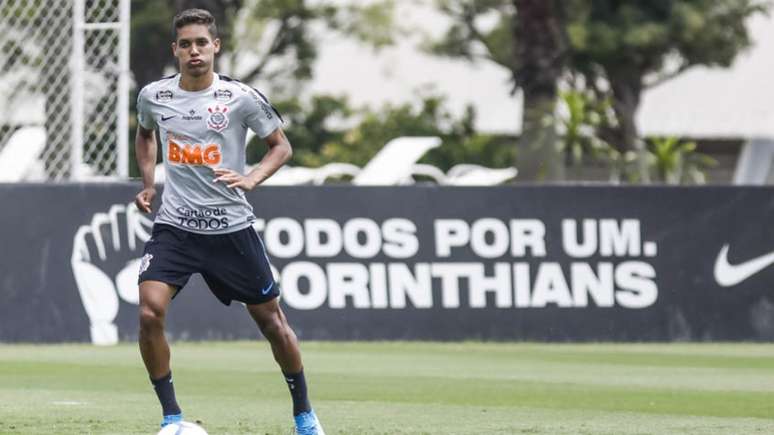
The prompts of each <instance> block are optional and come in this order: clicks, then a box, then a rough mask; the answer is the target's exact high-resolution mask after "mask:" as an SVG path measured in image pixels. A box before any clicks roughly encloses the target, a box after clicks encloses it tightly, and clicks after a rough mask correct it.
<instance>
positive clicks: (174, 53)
mask: <svg viewBox="0 0 774 435" xmlns="http://www.w3.org/2000/svg"><path fill="white" fill-rule="evenodd" d="M172 56H175V57H177V42H176V41H173V42H172Z"/></svg>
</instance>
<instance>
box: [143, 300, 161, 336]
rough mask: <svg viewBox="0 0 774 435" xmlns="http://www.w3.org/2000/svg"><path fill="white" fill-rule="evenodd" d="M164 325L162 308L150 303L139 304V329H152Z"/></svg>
mask: <svg viewBox="0 0 774 435" xmlns="http://www.w3.org/2000/svg"><path fill="white" fill-rule="evenodd" d="M163 326H164V310H162V309H160V308H158V307H153V306H151V305H140V329H141V330H152V329H156V328H161V327H163Z"/></svg>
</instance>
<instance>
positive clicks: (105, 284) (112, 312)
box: [70, 203, 153, 345]
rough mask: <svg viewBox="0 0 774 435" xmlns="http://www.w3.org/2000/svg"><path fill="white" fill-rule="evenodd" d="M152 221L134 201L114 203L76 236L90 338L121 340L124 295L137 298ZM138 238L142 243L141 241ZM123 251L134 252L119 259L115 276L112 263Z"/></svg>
mask: <svg viewBox="0 0 774 435" xmlns="http://www.w3.org/2000/svg"><path fill="white" fill-rule="evenodd" d="M152 226H153V221H151V220H150V219H148V218H147V217H145V216H143V215H142V214H141V213H140V212H139V210H138V209H137V207H136V206H135V205H134V204H133V203H129V204H115V205H113V206H112V207H110V210H109V211H108V212H107V213H96V214H95V215H94V216H93V217H92V219H91V223H90V224H89V225H82V226H81V227H79V228H78V230H77V231H76V233H75V237H74V238H73V253H72V257H71V260H70V261H71V265H72V268H73V275H74V276H75V282H76V284H77V285H78V292H79V293H80V296H81V301H82V302H83V307H84V309H85V310H86V314H87V315H88V316H89V323H90V329H91V341H92V342H93V343H94V344H98V345H111V344H116V343H117V342H118V328H117V327H116V325H115V323H114V321H115V318H116V315H117V314H118V306H119V297H120V298H121V299H123V300H124V301H126V302H129V303H132V304H137V303H138V302H139V291H138V286H137V274H138V271H139V268H140V258H139V257H140V256H141V254H142V251H141V249H142V245H143V243H144V242H145V241H147V240H148V239H149V238H150V229H151V228H152ZM138 241H139V243H138ZM120 257H124V258H126V257H130V259H129V260H128V261H126V260H124V261H126V262H125V263H123V264H120V267H121V270H120V271H119V272H118V273H117V274H116V275H115V279H114V278H113V277H111V276H110V273H109V272H107V271H106V269H109V268H108V267H107V266H108V265H109V264H110V263H112V264H115V263H116V261H120V260H121V258H120Z"/></svg>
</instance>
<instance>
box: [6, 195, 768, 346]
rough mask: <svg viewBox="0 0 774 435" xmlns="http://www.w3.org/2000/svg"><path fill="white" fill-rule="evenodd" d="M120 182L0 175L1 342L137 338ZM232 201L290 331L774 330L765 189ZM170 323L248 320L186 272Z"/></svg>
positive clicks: (736, 335)
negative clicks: (264, 254)
mask: <svg viewBox="0 0 774 435" xmlns="http://www.w3.org/2000/svg"><path fill="white" fill-rule="evenodd" d="M136 192H137V186H136V185H129V184H119V185H116V184H109V185H2V186H0V204H2V210H3V211H2V213H0V239H1V240H2V251H0V341H4V342H18V341H30V342H58V341H93V342H95V343H100V344H111V343H114V342H115V341H116V340H135V339H136V337H137V300H138V295H137V284H136V279H137V271H138V268H139V264H140V257H141V256H142V250H143V244H144V242H145V240H147V239H148V238H149V234H150V230H151V226H152V221H151V220H150V219H149V217H148V216H145V215H142V214H141V213H139V212H137V210H136V208H134V206H133V205H131V202H132V198H133V197H134V195H135V194H136ZM248 199H249V200H250V202H251V203H252V204H253V206H254V208H255V214H256V216H258V218H259V219H258V221H257V222H256V225H255V228H256V230H257V231H258V232H259V233H260V234H261V236H262V238H263V240H264V242H265V245H266V249H267V251H268V253H269V257H270V259H271V261H272V264H273V266H274V268H275V274H276V276H277V277H278V278H279V279H280V282H281V285H282V292H283V295H282V303H283V306H284V308H285V310H286V313H287V314H288V317H289V319H290V322H291V324H292V325H293V327H294V329H295V330H296V332H297V334H298V335H299V336H300V337H301V338H304V339H333V340H340V339H363V340H368V339H412V340H413V339H428V340H458V339H485V340H557V341H578V340H625V341H643V340H644V341H652V340H772V339H774V298H773V297H772V296H771V294H772V293H771V291H772V288H771V287H772V284H771V283H772V282H774V270H773V269H774V267H771V266H772V265H773V264H774V253H772V251H774V231H773V230H772V229H770V225H768V223H770V222H772V221H774V189H771V188H763V187H761V188H752V187H750V188H735V187H705V188H681V187H538V186H535V187H495V188H478V187H476V188H474V187H470V188H463V187H432V186H421V187H383V188H381V187H370V188H363V187H350V186H341V187H272V188H259V189H257V190H255V191H253V192H250V193H249V194H248ZM155 206H156V207H158V204H155ZM184 224H185V225H204V224H206V223H204V222H194V221H191V222H187V223H184ZM167 329H168V332H169V333H170V335H171V336H172V337H173V338H176V339H196V340H199V339H238V338H251V337H255V336H257V335H259V333H258V330H257V328H256V327H255V325H254V324H253V323H252V320H251V319H250V318H249V316H248V315H247V313H246V312H245V310H244V308H243V307H241V306H240V304H232V306H230V307H225V306H222V305H220V303H219V302H218V301H217V299H215V297H214V296H213V295H212V294H210V292H209V290H208V289H207V287H206V286H205V284H204V282H203V280H201V278H199V277H198V276H196V277H195V278H194V279H192V280H191V281H190V282H189V284H188V285H187V286H186V287H185V288H184V289H183V291H182V293H180V295H179V296H178V297H177V298H176V299H175V300H174V301H173V303H172V305H171V308H170V313H169V316H168V318H167Z"/></svg>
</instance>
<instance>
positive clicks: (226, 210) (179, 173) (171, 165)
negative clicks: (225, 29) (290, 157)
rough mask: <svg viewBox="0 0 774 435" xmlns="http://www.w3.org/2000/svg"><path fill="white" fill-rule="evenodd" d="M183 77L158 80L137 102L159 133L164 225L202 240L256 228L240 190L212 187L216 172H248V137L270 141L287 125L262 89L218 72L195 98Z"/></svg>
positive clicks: (144, 121)
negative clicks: (184, 86) (251, 133)
mask: <svg viewBox="0 0 774 435" xmlns="http://www.w3.org/2000/svg"><path fill="white" fill-rule="evenodd" d="M179 84H180V74H177V75H175V76H173V77H168V78H165V79H162V80H159V81H157V82H153V83H151V84H149V85H147V86H145V87H144V88H142V90H141V91H140V94H139V96H138V97H137V120H138V121H139V123H140V125H142V126H143V128H145V129H148V130H153V129H156V128H158V130H159V136H160V138H161V145H162V150H163V151H162V152H163V154H164V168H165V169H166V183H165V186H164V194H163V195H162V198H161V208H160V209H159V212H158V214H157V216H156V222H157V223H163V224H169V225H174V226H175V227H178V228H181V229H183V230H186V231H192V232H195V233H202V234H223V233H230V232H233V231H238V230H241V229H243V228H246V227H248V226H250V224H251V223H252V222H253V221H254V220H255V216H254V215H253V208H252V206H250V204H249V203H248V202H247V200H246V199H245V194H244V192H243V191H242V190H241V189H238V188H229V187H227V186H226V184H225V183H223V182H220V181H219V182H217V183H213V181H212V180H213V179H214V178H215V174H214V172H213V169H215V168H228V169H233V170H235V171H237V172H239V173H240V174H244V172H245V137H246V134H247V129H248V128H249V129H251V130H253V131H254V132H255V134H257V135H258V136H259V137H261V138H265V137H266V136H268V135H270V134H271V133H272V132H274V131H275V130H276V129H277V128H279V127H280V126H281V124H282V120H281V118H280V116H279V114H278V113H277V112H276V110H274V108H273V107H272V106H271V104H269V102H268V100H266V98H265V97H264V96H263V95H262V94H261V93H260V92H258V91H256V90H254V89H252V88H250V87H248V86H246V85H244V84H242V83H240V82H238V81H236V80H233V79H230V78H228V77H226V76H219V75H217V74H215V78H214V80H213V82H212V86H210V87H209V88H207V89H204V90H201V91H196V92H189V91H185V90H183V89H181V88H180V85H179Z"/></svg>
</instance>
